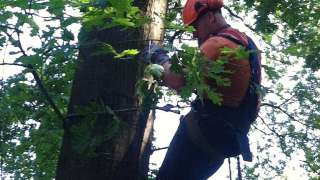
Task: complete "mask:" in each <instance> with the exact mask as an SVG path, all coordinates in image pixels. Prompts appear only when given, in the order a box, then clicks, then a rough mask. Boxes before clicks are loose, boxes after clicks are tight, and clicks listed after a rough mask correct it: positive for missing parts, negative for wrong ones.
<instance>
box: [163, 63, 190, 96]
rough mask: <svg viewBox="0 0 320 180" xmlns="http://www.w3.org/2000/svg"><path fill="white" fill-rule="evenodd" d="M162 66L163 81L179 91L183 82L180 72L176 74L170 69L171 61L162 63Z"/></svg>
mask: <svg viewBox="0 0 320 180" xmlns="http://www.w3.org/2000/svg"><path fill="white" fill-rule="evenodd" d="M162 66H163V68H164V74H163V81H164V83H165V85H166V86H167V87H169V88H172V89H174V90H176V91H179V90H180V89H181V88H182V86H184V84H185V79H184V76H183V75H182V74H176V73H174V72H172V71H171V70H170V67H171V63H170V62H169V61H168V62H165V63H163V64H162Z"/></svg>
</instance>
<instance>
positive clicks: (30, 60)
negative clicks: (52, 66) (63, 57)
mask: <svg viewBox="0 0 320 180" xmlns="http://www.w3.org/2000/svg"><path fill="white" fill-rule="evenodd" d="M15 62H20V63H22V64H25V65H29V64H30V65H35V66H41V65H42V64H43V61H42V59H41V57H40V56H38V55H31V56H21V57H19V58H18V59H17V60H16V61H15Z"/></svg>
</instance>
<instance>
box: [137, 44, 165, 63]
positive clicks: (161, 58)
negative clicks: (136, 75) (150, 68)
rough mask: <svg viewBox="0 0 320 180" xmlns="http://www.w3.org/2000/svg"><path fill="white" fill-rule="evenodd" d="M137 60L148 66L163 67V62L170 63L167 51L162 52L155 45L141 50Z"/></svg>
mask: <svg viewBox="0 0 320 180" xmlns="http://www.w3.org/2000/svg"><path fill="white" fill-rule="evenodd" d="M139 59H140V60H141V61H144V62H146V63H149V64H159V65H163V64H164V63H165V62H168V61H170V58H169V56H168V55H167V51H165V50H163V49H162V48H161V47H160V46H159V45H157V44H153V43H152V44H151V45H150V46H147V47H146V48H144V49H143V51H142V52H141V54H140V57H139Z"/></svg>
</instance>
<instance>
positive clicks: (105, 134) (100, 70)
mask: <svg viewBox="0 0 320 180" xmlns="http://www.w3.org/2000/svg"><path fill="white" fill-rule="evenodd" d="M155 1H162V0H151V4H156V3H159V2H155ZM146 3H147V2H142V1H139V4H138V3H137V2H136V5H137V6H138V7H140V8H141V9H146V8H144V7H147V6H146ZM149 3H150V2H149ZM149 7H151V9H152V7H154V6H152V5H151V6H150V5H149ZM163 7H165V8H166V2H165V6H163ZM165 8H164V10H165ZM147 12H148V13H150V11H147ZM150 16H151V15H149V17H150ZM158 27H159V26H157V28H158ZM145 29H146V30H145V31H144V33H143V32H142V31H139V30H133V29H129V30H128V29H127V30H123V29H121V28H112V29H107V30H102V31H101V30H96V29H93V30H90V31H89V32H86V29H85V27H84V28H83V29H82V31H81V33H80V35H79V37H80V38H79V39H80V42H79V44H80V50H79V67H78V69H77V71H76V74H75V78H74V81H73V87H72V92H71V99H70V104H69V108H68V118H67V119H66V121H65V127H64V128H65V129H64V130H65V131H64V136H63V142H62V148H61V154H60V157H59V162H58V167H57V175H56V179H58V180H60V179H75V180H81V179H110V180H122V179H126V180H128V179H130V180H135V179H146V178H147V170H148V168H147V167H148V161H149V154H150V148H151V146H150V140H151V139H152V138H151V135H152V133H151V132H152V126H153V122H152V121H153V117H154V116H153V115H152V116H149V110H148V109H145V110H143V111H141V110H140V108H139V105H140V104H141V102H139V99H138V97H137V95H136V83H137V81H138V80H139V79H140V78H141V76H142V72H143V67H144V65H143V64H142V63H140V62H137V61H136V60H115V59H114V58H113V56H112V55H101V54H98V53H97V49H98V48H99V46H98V44H94V45H92V44H90V42H93V40H94V41H96V42H105V43H108V44H110V45H112V46H113V47H114V48H115V49H116V50H117V51H118V52H121V51H122V50H125V49H141V47H143V45H144V43H143V42H144V41H143V40H146V39H149V38H152V37H154V36H149V37H148V36H146V31H148V32H152V31H154V30H152V29H148V28H145ZM159 30H160V29H159ZM162 30H163V26H162V28H161V31H162ZM147 34H150V33H147ZM160 34H163V33H160ZM162 37H163V35H161V36H159V37H157V38H159V40H160V38H162ZM148 117H149V118H148ZM147 119H148V120H147ZM147 124H148V126H147ZM146 127H147V128H146ZM143 142H146V143H143Z"/></svg>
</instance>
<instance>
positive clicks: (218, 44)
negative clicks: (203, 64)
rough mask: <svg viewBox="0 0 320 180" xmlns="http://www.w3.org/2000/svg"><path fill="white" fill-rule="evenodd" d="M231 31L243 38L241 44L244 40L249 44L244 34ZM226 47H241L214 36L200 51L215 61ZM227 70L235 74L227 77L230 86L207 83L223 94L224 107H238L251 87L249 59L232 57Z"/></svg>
mask: <svg viewBox="0 0 320 180" xmlns="http://www.w3.org/2000/svg"><path fill="white" fill-rule="evenodd" d="M230 30H231V31H233V32H234V33H237V35H238V37H241V38H240V42H241V41H242V42H243V40H244V41H245V42H244V43H245V44H247V38H246V36H245V35H244V34H242V33H240V32H239V31H237V30H234V29H230V28H229V31H230ZM224 47H228V48H238V47H239V45H238V44H236V43H235V42H233V41H231V40H229V39H226V38H224V37H220V36H213V37H210V38H209V39H208V40H206V41H205V42H204V43H203V44H202V45H201V47H200V49H201V52H202V54H203V55H204V56H205V57H207V58H208V59H210V60H212V61H215V60H217V59H218V58H219V57H220V53H221V49H222V48H224ZM225 70H228V71H232V72H233V73H232V74H227V75H226V77H227V78H229V79H230V81H231V85H230V86H217V85H216V83H215V81H214V80H212V79H209V78H208V80H207V82H208V84H209V85H210V86H211V87H213V88H216V89H217V91H218V92H219V93H221V94H222V105H225V106H231V107H237V106H239V104H240V103H241V101H242V99H243V98H244V97H245V95H246V92H247V89H248V86H249V81H250V76H251V74H250V63H249V59H243V60H239V59H235V58H232V56H231V57H230V59H228V62H227V64H225Z"/></svg>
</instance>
